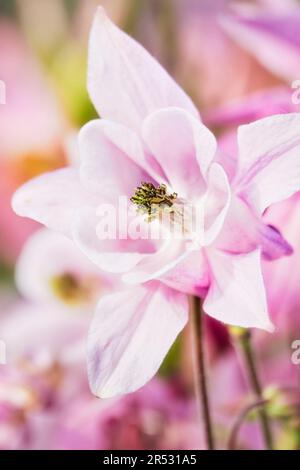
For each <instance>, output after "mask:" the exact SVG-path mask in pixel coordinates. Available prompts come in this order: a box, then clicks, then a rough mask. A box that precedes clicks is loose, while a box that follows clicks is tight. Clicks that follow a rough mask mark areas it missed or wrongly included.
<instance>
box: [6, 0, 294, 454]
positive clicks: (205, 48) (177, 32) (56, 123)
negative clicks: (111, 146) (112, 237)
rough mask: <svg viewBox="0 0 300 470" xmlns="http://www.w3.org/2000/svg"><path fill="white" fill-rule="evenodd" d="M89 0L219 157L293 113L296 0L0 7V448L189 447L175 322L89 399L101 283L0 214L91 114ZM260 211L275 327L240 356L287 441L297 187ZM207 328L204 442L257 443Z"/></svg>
mask: <svg viewBox="0 0 300 470" xmlns="http://www.w3.org/2000/svg"><path fill="white" fill-rule="evenodd" d="M98 4H102V5H103V6H104V7H105V8H106V10H107V12H108V14H109V15H110V17H111V18H112V19H113V20H114V21H115V22H116V23H117V24H118V25H119V26H120V27H121V28H122V29H124V30H125V31H127V32H128V33H129V34H130V35H132V36H133V37H135V38H136V39H137V40H138V41H139V42H141V43H142V44H143V45H144V46H145V47H146V48H147V49H148V50H149V51H150V52H151V53H152V54H153V55H154V56H155V57H156V58H157V59H158V60H159V61H160V62H161V63H162V64H163V65H164V67H165V68H167V70H168V71H169V72H170V73H171V74H172V75H173V76H174V77H175V78H176V80H177V81H178V82H179V83H180V85H181V86H182V87H183V88H184V89H185V90H186V91H187V92H188V93H189V94H190V96H192V98H193V100H194V101H195V103H196V104H197V106H198V108H199V110H200V113H201V115H202V118H203V121H204V122H205V124H206V125H208V126H209V127H210V128H211V129H212V130H213V131H214V132H215V133H216V135H217V136H218V139H219V142H220V145H221V147H222V149H223V151H224V152H225V154H227V155H230V156H231V157H233V158H234V157H235V155H236V137H235V130H236V127H237V126H238V125H240V124H243V123H247V122H250V121H252V120H255V119H259V118H261V117H264V116H267V115H271V114H278V113H288V112H294V111H300V105H299V103H300V92H299V90H300V3H299V2H298V1H296V0H269V1H268V0H260V1H259V0H257V1H255V0H253V1H230V0H227V1H225V0H107V1H101V0H22V1H21V0H19V1H18V0H0V80H1V81H2V82H3V83H5V85H6V93H5V94H6V103H5V104H4V103H3V104H0V341H1V343H0V345H1V349H2V359H1V362H5V364H0V449H196V448H202V447H203V439H202V430H201V422H199V420H198V416H197V410H196V405H195V402H194V392H193V377H192V365H191V352H190V347H191V345H190V342H191V341H190V332H189V328H187V329H186V331H185V333H184V334H183V335H182V336H181V337H180V338H179V340H178V341H177V342H176V343H175V345H174V347H173V348H172V350H171V351H170V353H169V355H168V357H167V358H166V360H165V362H164V364H163V366H162V368H161V370H160V373H159V374H158V376H157V377H156V378H155V379H153V380H152V381H151V382H150V383H149V384H148V385H146V386H145V387H144V388H143V389H141V390H140V391H138V392H136V393H134V394H131V395H128V396H125V397H121V398H118V399H114V400H99V399H96V398H95V397H93V396H92V394H91V392H90V390H89V388H88V382H87V376H86V368H85V351H84V349H85V337H86V334H87V330H88V325H89V321H90V319H91V315H92V313H93V307H94V304H95V301H96V299H97V298H99V296H101V295H103V294H104V293H105V292H107V291H112V290H113V289H115V288H116V286H114V283H113V282H111V283H110V282H109V280H107V279H105V280H104V279H101V275H100V274H99V272H97V270H96V269H95V268H94V267H93V266H91V265H90V264H89V263H87V262H86V260H85V259H84V258H82V257H81V255H80V253H78V252H77V251H76V250H75V248H74V247H73V246H72V245H71V244H70V243H69V242H68V241H67V240H65V239H62V238H61V237H60V236H57V235H55V234H52V233H49V232H48V231H47V230H46V229H41V227H39V226H38V225H37V224H35V223H33V222H32V221H29V220H26V219H22V218H19V217H17V216H15V215H14V214H13V212H12V210H11V207H10V200H11V196H12V194H13V192H14V191H15V189H16V188H17V187H18V186H20V184H21V183H23V182H24V181H26V180H28V179H30V178H32V177H33V176H35V175H38V174H40V173H42V172H45V171H49V170H52V169H55V168H58V167H62V166H64V165H66V164H68V163H69V162H72V164H74V165H76V161H77V159H78V155H77V144H76V134H77V132H78V130H79V129H80V127H81V126H82V125H83V124H84V123H86V122H87V121H88V120H90V119H92V118H94V117H95V116H96V113H95V110H94V109H93V106H92V104H91V102H90V100H89V97H88V95H87V92H86V71H87V63H86V62H87V49H88V34H89V29H90V25H91V22H92V18H93V15H94V12H95V9H96V7H97V5H98ZM299 133H300V129H299ZM299 158H300V155H299ZM229 161H230V160H229ZM265 216H266V218H267V220H268V221H269V223H272V224H273V225H274V226H275V227H277V228H278V229H279V230H281V231H282V233H283V234H284V236H285V237H286V239H287V240H288V241H289V242H290V243H291V245H292V246H293V248H294V254H293V255H292V256H290V257H289V258H286V259H283V260H280V261H276V262H274V263H268V262H265V265H264V276H265V282H266V287H267V292H268V302H269V306H270V311H271V315H272V319H273V321H274V323H275V325H276V332H275V333H274V334H272V335H270V334H267V333H264V332H259V331H255V332H254V333H253V335H254V344H255V352H256V356H257V360H258V364H259V369H260V376H261V380H262V383H263V386H264V394H265V397H266V398H267V399H268V405H267V406H268V412H269V414H270V416H271V418H272V426H273V431H274V434H275V443H276V448H278V449H300V353H299V354H298V355H297V350H296V348H297V344H298V348H299V347H300V196H299V195H296V196H295V197H293V198H292V199H291V200H289V201H286V202H284V203H282V204H280V205H277V206H276V207H274V208H272V211H270V212H268V213H267V214H266V215H265ZM70 273H73V275H72V276H71V275H70ZM74 273H75V274H76V275H75V274H74ZM206 333H207V334H206V348H207V362H208V370H209V383H210V395H211V403H212V410H213V415H214V419H215V422H216V424H217V439H218V446H219V448H228V446H229V447H230V446H231V447H234V448H239V449H257V448H262V447H263V443H262V439H261V436H260V431H259V428H258V427H257V423H256V418H257V415H256V412H255V411H253V412H250V413H248V414H245V417H244V419H243V420H241V423H240V428H239V430H238V432H237V434H236V436H235V438H234V439H233V433H232V430H233V429H234V427H235V424H236V420H237V418H238V417H240V416H242V415H243V413H244V411H245V410H247V408H248V407H249V406H251V404H252V403H253V396H252V395H251V391H250V390H249V385H248V383H247V380H246V378H245V377H244V374H243V369H242V367H241V358H240V355H239V352H238V351H237V350H236V348H235V344H234V342H233V341H232V340H231V339H230V336H229V333H228V331H227V329H226V327H225V326H223V325H221V324H220V323H217V322H215V321H213V320H211V319H209V318H206ZM297 340H299V343H297ZM295 342H296V343H295ZM4 343H5V345H6V351H4V349H5V348H4ZM293 346H294V349H293ZM4 353H5V354H4ZM293 353H294V355H293ZM4 359H5V360H4ZM229 441H231V442H230V443H229ZM233 441H234V442H233Z"/></svg>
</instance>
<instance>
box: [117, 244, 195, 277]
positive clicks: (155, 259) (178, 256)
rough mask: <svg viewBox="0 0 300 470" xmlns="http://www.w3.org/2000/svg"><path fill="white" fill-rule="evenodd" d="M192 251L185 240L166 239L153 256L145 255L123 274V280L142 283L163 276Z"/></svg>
mask: <svg viewBox="0 0 300 470" xmlns="http://www.w3.org/2000/svg"><path fill="white" fill-rule="evenodd" d="M190 252H191V249H189V246H188V245H187V244H186V242H184V241H183V240H172V239H169V240H166V241H165V243H162V246H161V247H160V248H159V249H158V250H157V252H156V253H153V254H152V255H151V256H147V257H144V258H143V259H142V260H141V261H140V262H139V263H138V264H137V265H136V267H135V268H133V269H132V270H131V271H130V273H128V274H126V275H124V276H123V281H124V282H127V283H133V284H141V283H143V282H147V281H150V280H153V279H157V278H159V277H161V276H163V275H164V274H165V273H167V272H168V271H170V270H172V269H173V268H175V267H176V266H177V265H178V264H180V263H181V262H182V261H183V260H184V259H185V258H186V257H187V256H188V255H189V254H190Z"/></svg>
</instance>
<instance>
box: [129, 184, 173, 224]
mask: <svg viewBox="0 0 300 470" xmlns="http://www.w3.org/2000/svg"><path fill="white" fill-rule="evenodd" d="M176 199H177V193H172V194H167V186H166V185H165V184H160V185H159V186H158V187H157V188H156V187H155V186H154V185H153V184H152V183H145V182H142V183H141V185H140V186H138V187H137V188H136V190H135V193H134V195H133V196H132V197H131V198H130V200H131V202H133V203H134V204H136V205H137V206H138V210H139V212H141V213H142V214H147V215H148V222H150V221H151V220H153V219H154V218H156V217H157V215H158V214H159V213H160V212H161V211H164V210H168V211H170V208H171V207H172V206H173V204H174V201H175V200H176Z"/></svg>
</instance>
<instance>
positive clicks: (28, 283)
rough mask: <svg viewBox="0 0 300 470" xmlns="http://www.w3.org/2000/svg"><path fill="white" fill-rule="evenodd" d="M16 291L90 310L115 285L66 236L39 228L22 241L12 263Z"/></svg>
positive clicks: (68, 307)
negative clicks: (14, 261) (20, 249)
mask: <svg viewBox="0 0 300 470" xmlns="http://www.w3.org/2000/svg"><path fill="white" fill-rule="evenodd" d="M15 278H16V284H17V287H18V290H19V292H20V293H21V294H22V295H23V296H24V297H25V298H26V299H27V300H30V301H32V302H35V303H37V302H40V303H42V304H45V305H49V304H51V305H54V306H55V305H56V306H60V307H61V308H62V307H64V308H65V309H66V310H67V311H70V312H73V313H74V312H76V311H78V313H79V312H81V311H83V312H86V313H87V314H88V312H90V311H91V310H92V309H93V307H94V306H95V302H96V301H97V300H99V297H100V296H101V295H104V294H106V293H108V292H110V291H111V290H112V287H114V288H116V287H117V283H116V282H115V281H114V279H113V277H112V276H109V275H107V274H106V273H101V272H100V271H99V269H98V268H97V266H95V265H94V264H93V263H91V262H90V261H89V260H88V259H87V258H86V257H85V256H84V255H83V254H82V253H81V251H80V250H79V249H78V248H77V247H76V246H75V245H74V243H72V242H71V241H70V239H69V238H67V237H65V236H64V235H61V234H59V233H56V232H53V231H51V230H47V229H44V228H43V229H40V230H38V231H37V232H36V233H35V234H33V235H32V236H31V237H30V238H29V239H28V240H27V242H26V243H25V245H24V247H23V249H22V251H21V254H20V256H19V258H18V261H17V264H16V275H15Z"/></svg>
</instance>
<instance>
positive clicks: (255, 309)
mask: <svg viewBox="0 0 300 470" xmlns="http://www.w3.org/2000/svg"><path fill="white" fill-rule="evenodd" d="M88 86H89V92H90V95H91V98H92V100H93V103H94V105H95V107H96V108H97V110H98V112H99V114H100V115H101V117H102V119H100V120H95V121H92V122H90V123H88V124H87V125H86V126H85V127H84V128H83V129H82V131H81V133H80V137H79V145H80V154H81V165H80V169H79V170H77V169H74V168H65V169H62V170H58V171H55V172H52V173H48V174H44V175H42V176H40V177H38V178H36V179H35V180H33V181H31V182H29V183H27V184H26V185H24V186H23V187H22V188H20V189H19V190H18V191H17V193H16V194H15V197H14V200H13V206H14V209H15V211H16V212H17V213H18V214H20V215H22V216H27V217H31V218H33V219H35V220H37V221H39V222H42V223H43V224H45V225H46V226H48V227H49V228H52V229H55V230H59V231H61V232H63V233H65V234H67V235H68V236H69V237H70V238H71V239H73V240H74V242H75V243H76V245H77V246H78V247H79V248H80V249H81V250H82V251H83V252H84V253H85V254H86V255H87V256H88V257H89V258H90V260H92V261H93V262H94V263H95V264H97V265H98V266H99V267H100V268H101V269H102V270H106V271H110V272H114V273H118V274H119V275H121V276H122V279H123V281H124V282H126V283H127V284H128V283H129V284H132V287H131V288H128V289H124V290H121V291H119V292H118V293H114V294H111V295H107V296H105V297H103V298H102V299H101V301H100V302H99V304H98V307H97V311H96V315H95V317H94V320H93V322H92V326H91V330H90V335H89V343H88V368H89V377H90V382H91V386H92V389H93V391H94V393H95V394H97V395H98V396H101V397H109V396H113V395H117V394H120V393H125V392H130V391H133V390H136V389H137V388H139V387H141V386H142V385H143V384H145V383H146V382H147V381H148V380H149V379H150V378H151V377H152V376H153V375H154V374H155V373H156V371H157V369H158V368H159V366H160V364H161V362H162V360H163V358H164V357H165V355H166V353H167V351H168V350H169V348H170V346H171V345H172V343H173V342H174V340H175V338H176V337H177V335H178V334H179V332H180V331H181V330H182V329H183V327H184V326H185V324H186V322H187V318H188V303H187V296H186V294H193V295H198V296H203V297H205V301H204V305H203V308H204V311H205V312H206V313H208V314H209V315H211V316H213V317H215V318H217V319H218V320H221V321H223V322H225V323H228V324H233V325H239V326H242V327H259V328H263V329H266V330H272V328H273V326H272V324H271V322H270V320H269V316H268V312H267V305H266V299H265V290H264V284H263V278H262V273H261V265H260V264H261V256H263V257H265V258H267V259H276V258H278V257H280V256H282V255H287V254H290V253H291V251H292V249H291V247H290V245H289V244H288V243H287V242H286V241H285V240H284V239H283V238H282V236H281V234H280V233H279V231H277V230H276V228H274V227H271V226H267V225H265V224H264V222H263V220H262V214H263V213H264V211H265V209H266V208H267V207H269V206H270V205H271V204H272V203H274V202H277V201H279V200H281V199H285V198H287V197H289V196H290V195H291V194H293V193H294V192H295V191H297V190H299V189H300V158H299V155H298V153H299V151H300V135H299V129H300V126H299V125H300V115H299V114H296V113H295V114H288V115H277V116H273V117H271V118H266V119H263V120H261V121H257V122H254V123H253V124H250V125H246V126H242V127H240V128H239V131H238V141H239V160H238V165H237V168H236V171H235V173H234V175H233V176H230V178H229V177H228V176H227V174H226V171H225V169H226V160H224V159H223V156H222V155H220V153H219V152H218V151H217V143H216V140H215V138H214V136H213V135H212V133H211V132H210V131H209V130H208V129H207V128H206V127H205V126H204V125H203V124H202V122H201V120H200V117H199V115H198V113H197V110H196V109H195V107H194V105H193V104H192V102H191V101H190V99H189V98H188V97H187V96H186V95H185V93H184V92H183V91H182V90H181V89H180V88H179V87H178V86H177V85H176V84H175V83H174V82H173V80H172V79H171V78H170V77H169V76H168V75H167V73H166V72H165V71H164V70H163V69H162V68H161V67H160V66H159V65H158V64H157V63H156V62H155V61H154V59H153V58H152V57H151V56H150V55H149V54H148V53H147V52H146V51H145V50H144V49H143V48H142V47H141V46H140V45H138V44H137V43H136V42H135V41H134V40H132V39H131V38H129V37H128V36H127V35H126V34H124V33H123V32H121V31H120V30H119V29H118V28H117V27H116V26H114V25H113V24H112V23H111V22H110V21H109V19H108V18H107V17H106V15H105V13H104V11H103V9H101V8H100V9H99V10H98V12H97V15H96V18H95V21H94V25H93V29H92V33H91V41H90V58H89V76H88ZM124 195H126V196H127V198H128V199H130V200H131V203H130V204H131V206H132V207H133V208H135V209H137V210H138V212H142V215H140V216H138V218H139V223H140V226H141V232H143V229H144V228H145V227H147V226H148V227H149V226H151V224H154V225H156V226H157V225H159V224H160V221H161V215H162V214H163V215H164V214H169V218H170V219H171V220H172V223H173V225H171V228H174V226H175V230H174V231H173V230H169V229H170V227H169V229H168V228H166V227H165V226H163V231H164V232H165V231H167V236H164V237H161V238H157V239H155V238H147V239H145V237H143V236H141V237H137V238H136V237H133V236H132V235H131V234H130V233H127V234H126V236H125V237H121V239H120V237H116V238H115V239H114V238H113V237H111V238H109V239H105V240H103V237H101V236H100V234H99V230H98V228H99V227H98V225H99V207H101V204H103V203H109V204H110V205H111V207H113V208H114V207H115V208H116V211H117V207H118V201H119V197H120V196H124ZM190 206H192V207H193V208H195V210H196V212H197V214H198V215H199V214H200V217H199V219H200V224H198V225H197V230H196V231H195V230H193V229H191V226H190V224H189V223H187V225H185V224H184V223H183V222H181V220H182V218H181V215H182V212H183V210H184V208H185V207H190ZM100 212H101V211H100ZM181 223H182V226H180V224H181ZM180 229H181V232H182V233H183V234H184V236H182V237H178V236H175V235H177V234H178V232H180Z"/></svg>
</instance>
